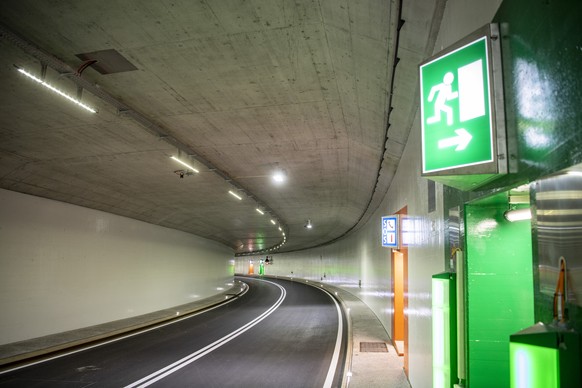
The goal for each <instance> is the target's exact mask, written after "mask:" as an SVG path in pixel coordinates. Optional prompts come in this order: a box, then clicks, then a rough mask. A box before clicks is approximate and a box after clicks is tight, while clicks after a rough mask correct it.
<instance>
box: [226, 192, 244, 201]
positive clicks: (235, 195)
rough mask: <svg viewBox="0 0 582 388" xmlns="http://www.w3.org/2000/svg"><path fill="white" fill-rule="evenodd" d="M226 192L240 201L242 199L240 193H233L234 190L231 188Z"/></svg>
mask: <svg viewBox="0 0 582 388" xmlns="http://www.w3.org/2000/svg"><path fill="white" fill-rule="evenodd" d="M228 193H229V194H230V195H232V196H233V197H235V198H236V199H238V200H239V201H241V200H242V197H241V196H240V195H238V194H237V193H235V192H234V191H232V190H228Z"/></svg>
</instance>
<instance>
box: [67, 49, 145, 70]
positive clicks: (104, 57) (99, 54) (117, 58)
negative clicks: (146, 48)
mask: <svg viewBox="0 0 582 388" xmlns="http://www.w3.org/2000/svg"><path fill="white" fill-rule="evenodd" d="M76 56H77V58H79V59H81V60H82V61H95V63H93V64H91V67H92V68H93V69H95V70H97V71H98V72H99V73H101V74H103V75H107V74H114V73H123V72H125V71H134V70H137V67H135V66H134V65H133V63H131V62H129V61H128V60H127V59H125V57H124V56H123V55H121V54H120V53H119V52H118V51H117V50H114V49H108V50H100V51H93V52H90V53H81V54H76Z"/></svg>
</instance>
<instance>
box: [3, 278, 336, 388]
mask: <svg viewBox="0 0 582 388" xmlns="http://www.w3.org/2000/svg"><path fill="white" fill-rule="evenodd" d="M238 279H239V280H242V281H244V282H245V283H247V284H248V285H249V289H248V292H247V293H246V294H244V295H243V296H241V297H239V298H237V299H234V300H233V301H231V302H230V303H227V304H224V305H222V306H220V307H218V308H214V309H211V310H207V311H205V312H203V313H199V314H196V315H194V316H192V317H189V318H187V319H182V320H180V321H177V322H175V323H172V324H170V325H163V326H161V327H157V328H155V329H153V330H149V331H147V332H144V333H141V334H138V335H132V336H130V337H127V338H123V339H120V340H116V341H114V342H109V343H106V344H103V345H100V346H97V347H92V348H89V349H84V350H81V351H77V352H75V353H73V354H70V355H65V356H61V357H59V358H55V359H50V360H48V361H44V362H41V363H38V364H35V365H31V366H28V367H24V368H20V369H17V370H12V371H7V372H3V373H1V374H0V387H57V388H59V387H63V388H64V387H67V388H69V387H73V388H77V387H92V388H93V387H128V388H133V387H146V386H154V387H249V388H250V387H302V388H303V387H336V386H340V383H341V374H342V366H343V360H344V356H345V354H344V353H345V341H346V340H345V336H346V334H345V330H344V329H343V328H345V322H344V319H345V318H343V317H342V316H341V312H340V309H339V305H338V304H337V302H336V301H335V300H334V299H333V298H332V296H331V295H330V294H328V293H327V292H325V291H323V290H321V289H318V288H317V287H312V286H309V285H306V284H303V283H298V282H291V281H287V280H281V279H269V280H266V279H259V278H248V277H242V278H238Z"/></svg>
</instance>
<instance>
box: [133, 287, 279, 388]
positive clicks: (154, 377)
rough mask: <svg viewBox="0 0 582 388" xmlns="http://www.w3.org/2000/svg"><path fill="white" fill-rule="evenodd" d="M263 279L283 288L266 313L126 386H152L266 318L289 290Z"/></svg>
mask: <svg viewBox="0 0 582 388" xmlns="http://www.w3.org/2000/svg"><path fill="white" fill-rule="evenodd" d="M263 281H264V282H267V283H271V284H274V285H275V286H277V287H279V289H280V290H281V295H280V296H279V299H278V300H277V301H276V302H275V304H273V305H272V306H271V307H270V308H269V309H268V310H267V311H265V312H264V313H262V314H261V315H259V316H258V317H257V318H255V319H253V320H252V321H250V322H249V323H247V324H246V325H244V326H241V327H240V328H238V329H237V330H235V331H233V332H232V333H230V334H227V335H225V336H224V337H222V338H220V339H219V340H217V341H214V342H213V343H211V344H210V345H207V346H205V347H203V348H202V349H200V350H198V351H196V352H194V353H192V354H190V355H188V356H186V357H183V358H182V359H180V360H178V361H176V362H174V363H173V364H170V365H168V366H166V367H164V368H162V369H160V370H158V371H156V372H154V373H151V374H149V375H148V376H146V377H144V378H142V379H140V380H138V381H136V382H134V383H132V384H129V385H126V386H125V388H134V387H140V388H142V387H147V386H150V385H151V384H153V383H155V382H156V381H159V380H161V379H163V378H164V377H166V376H169V375H170V374H172V373H174V372H176V371H178V370H180V369H182V368H184V367H185V366H187V365H188V364H191V363H192V362H194V361H196V360H198V359H200V358H202V357H204V356H205V355H207V354H208V353H210V352H212V351H214V350H216V349H218V348H219V347H221V346H222V345H224V344H226V343H228V342H230V341H231V340H233V339H235V338H236V337H238V336H239V335H241V334H243V333H244V332H246V331H247V330H249V329H251V328H252V327H253V326H255V325H257V324H258V323H259V322H261V321H262V320H263V319H265V318H267V317H268V316H269V315H271V314H272V313H273V312H274V311H275V310H277V308H279V306H280V305H281V304H282V303H283V301H284V300H285V296H286V295H287V291H286V290H285V288H283V287H281V286H280V285H278V284H277V283H273V282H270V281H267V280H263Z"/></svg>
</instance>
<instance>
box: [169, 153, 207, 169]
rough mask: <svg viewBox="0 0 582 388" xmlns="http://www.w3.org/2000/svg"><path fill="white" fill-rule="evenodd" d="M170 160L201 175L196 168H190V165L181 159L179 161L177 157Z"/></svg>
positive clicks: (171, 157)
mask: <svg viewBox="0 0 582 388" xmlns="http://www.w3.org/2000/svg"><path fill="white" fill-rule="evenodd" d="M170 159H172V160H175V161H176V162H178V163H180V164H181V165H182V166H184V167H186V168H188V169H189V170H192V171H194V172H195V173H199V172H200V171H198V170H197V169H195V168H194V167H192V166H190V165H189V164H188V163H185V162H182V161H181V160H180V159H178V158H177V157H175V156H170Z"/></svg>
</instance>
